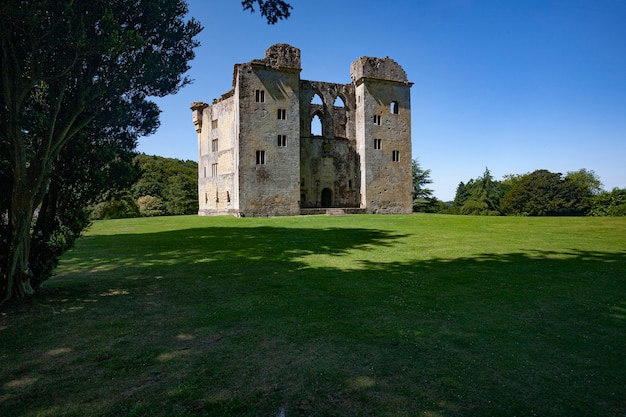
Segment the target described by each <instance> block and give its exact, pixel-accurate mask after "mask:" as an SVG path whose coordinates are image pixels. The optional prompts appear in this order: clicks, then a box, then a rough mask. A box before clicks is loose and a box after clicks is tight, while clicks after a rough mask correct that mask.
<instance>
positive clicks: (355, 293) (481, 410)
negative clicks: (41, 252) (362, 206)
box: [0, 227, 626, 416]
mask: <svg viewBox="0 0 626 417" xmlns="http://www.w3.org/2000/svg"><path fill="white" fill-rule="evenodd" d="M407 237H408V236H407V235H404V234H395V233H390V232H388V231H383V230H373V229H354V228H326V229H290V228H280V227H230V228H229V227H212V228H207V229H188V230H180V231H170V232H159V233H151V234H145V235H135V234H128V235H115V236H91V237H86V238H83V239H81V241H80V242H79V247H78V248H77V250H76V251H74V252H72V253H70V254H69V256H67V258H66V259H65V261H64V263H63V267H62V269H61V272H62V273H61V275H60V276H59V277H58V278H55V279H54V280H53V281H52V282H51V283H50V285H49V286H48V288H46V289H45V290H44V292H43V293H42V295H41V296H40V297H39V298H37V299H35V300H33V301H32V302H31V305H28V306H25V307H24V306H20V305H12V306H9V307H8V308H5V311H4V312H3V313H2V322H1V324H0V340H1V341H2V342H0V343H1V344H0V346H1V347H2V349H1V351H0V353H1V355H2V356H1V357H0V359H1V361H2V363H3V364H6V365H5V366H3V368H2V370H0V415H180V416H183V415H184V416H188V415H211V416H214V415H216V416H229V415H241V416H257V415H258V416H266V415H267V416H273V415H277V414H278V413H279V412H280V410H281V409H282V410H285V411H286V415H288V416H305V415H307V416H309V415H312V416H366V415H371V416H403V415H406V416H409V415H417V414H424V415H430V416H456V415H468V414H470V415H502V416H504V415H543V416H557V415H596V416H612V415H615V416H617V415H623V414H624V413H625V412H626V399H625V398H626V395H625V394H626V390H625V387H626V377H625V376H624V372H623V369H624V368H623V365H624V363H626V353H625V352H624V349H623V346H624V342H626V340H625V339H624V334H625V333H624V331H625V327H626V322H625V317H626V278H625V277H624V270H626V252H624V251H621V252H614V253H612V252H587V251H580V250H576V249H570V250H564V251H534V250H529V251H524V252H520V253H504V254H502V253H493V254H489V253H488V254H478V255H476V256H472V257H466V258H450V259H430V258H426V257H422V256H421V251H422V250H424V249H425V248H426V247H425V246H420V244H418V243H413V244H412V245H413V246H411V247H410V248H409V249H407V247H406V245H407V243H406V241H405V240H406V238H407ZM411 251H413V252H414V256H413V257H411V256H408V258H412V259H410V260H405V261H398V260H397V259H398V257H396V256H394V253H395V252H402V253H404V254H406V253H409V255H410V252H411ZM78 393H80V395H79V396H78V397H77V394H78Z"/></svg>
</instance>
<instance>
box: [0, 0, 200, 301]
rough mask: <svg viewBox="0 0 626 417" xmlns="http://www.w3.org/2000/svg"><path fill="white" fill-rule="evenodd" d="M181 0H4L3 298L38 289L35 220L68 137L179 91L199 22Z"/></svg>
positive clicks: (0, 53)
mask: <svg viewBox="0 0 626 417" xmlns="http://www.w3.org/2000/svg"><path fill="white" fill-rule="evenodd" d="M186 14H187V6H186V4H185V2H184V1H182V0H136V1H127V0H58V1H54V2H50V1H45V0H31V1H26V0H4V1H3V2H2V4H0V93H1V97H0V150H2V158H0V160H1V162H0V172H1V173H2V174H3V175H4V177H3V181H6V183H5V185H4V187H5V188H6V191H7V192H8V196H7V197H3V198H2V199H0V203H2V204H3V206H2V207H0V214H1V215H2V216H3V217H4V227H3V232H4V233H3V234H4V236H3V239H2V240H1V241H0V244H1V245H2V248H1V250H0V303H2V302H4V301H5V300H7V299H9V298H11V297H21V296H24V295H27V294H31V293H32V292H33V288H32V285H31V277H32V270H31V268H30V266H29V255H30V247H31V224H32V220H33V213H34V211H35V208H36V207H38V206H40V204H41V203H42V201H43V197H44V195H45V194H46V192H47V191H49V186H50V184H51V175H52V172H53V166H54V163H55V161H57V160H58V158H59V156H60V154H61V152H62V150H63V149H64V147H65V146H66V144H67V143H68V142H69V141H71V140H73V139H74V138H77V137H78V136H79V135H80V133H81V132H84V131H85V129H86V128H88V127H89V126H90V125H91V124H92V123H93V122H94V120H96V119H97V118H98V117H99V116H100V115H102V114H103V113H104V112H107V111H116V109H119V108H121V107H124V106H131V107H133V106H140V107H141V106H143V105H146V103H148V102H149V101H148V97H151V96H156V97H161V96H164V95H167V94H171V93H174V92H176V91H177V90H178V89H179V88H180V87H181V86H183V85H185V84H186V83H188V82H189V80H188V79H187V78H186V77H185V76H184V75H183V74H184V73H185V71H187V69H188V68H189V67H188V62H189V60H191V59H192V58H193V56H194V55H193V48H194V47H196V46H197V41H196V40H195V36H196V35H197V34H198V33H199V32H200V30H201V26H200V24H199V23H198V22H197V21H195V20H193V19H191V20H186V17H185V16H186Z"/></svg>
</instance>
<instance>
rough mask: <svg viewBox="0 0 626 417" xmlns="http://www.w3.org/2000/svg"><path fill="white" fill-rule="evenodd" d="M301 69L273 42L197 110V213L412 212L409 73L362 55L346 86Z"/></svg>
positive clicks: (296, 56) (286, 48)
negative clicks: (315, 127) (312, 77)
mask: <svg viewBox="0 0 626 417" xmlns="http://www.w3.org/2000/svg"><path fill="white" fill-rule="evenodd" d="M300 71H301V67H300V50H299V49H297V48H294V47H292V46H290V45H285V44H277V45H273V46H271V47H270V48H269V49H268V50H267V51H266V53H265V58H263V59H257V60H252V61H250V62H248V63H245V64H237V65H235V68H234V75H233V89H232V90H230V91H229V92H227V93H225V94H224V95H222V97H220V98H218V99H215V100H214V101H213V104H212V105H208V104H206V103H203V102H194V103H192V105H191V109H192V115H193V123H194V125H195V127H196V132H197V133H198V160H199V163H198V169H199V181H198V196H199V205H200V210H199V214H200V215H217V214H234V215H238V216H280V215H297V214H300V213H302V212H316V210H317V211H318V212H319V211H320V210H323V209H324V208H330V207H340V208H343V209H346V210H353V211H358V212H368V213H410V212H411V210H412V198H411V189H412V184H411V181H412V177H411V129H410V127H411V113H410V109H411V107H410V88H411V85H412V84H411V83H410V82H408V80H407V77H406V73H405V72H404V70H403V69H402V68H401V67H400V66H399V65H398V64H397V63H395V62H394V61H393V60H391V59H389V58H384V59H379V58H369V57H363V58H359V59H358V60H356V61H354V62H353V63H352V65H351V71H350V72H351V79H352V82H351V83H350V84H335V83H327V82H317V81H308V80H301V79H300ZM315 96H317V97H319V100H320V101H321V104H314V103H312V100H313V98H314V97H315ZM314 119H318V120H319V122H320V124H321V134H320V132H316V133H313V132H312V129H311V123H312V120H314Z"/></svg>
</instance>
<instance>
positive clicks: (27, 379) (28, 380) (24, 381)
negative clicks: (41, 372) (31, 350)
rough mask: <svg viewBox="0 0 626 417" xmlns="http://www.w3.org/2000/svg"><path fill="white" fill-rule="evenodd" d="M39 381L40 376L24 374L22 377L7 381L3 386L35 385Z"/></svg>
mask: <svg viewBox="0 0 626 417" xmlns="http://www.w3.org/2000/svg"><path fill="white" fill-rule="evenodd" d="M37 381H39V378H36V377H33V376H23V377H21V378H18V379H14V380H12V381H9V382H7V383H6V384H4V385H3V386H4V387H5V388H24V387H28V386H30V385H33V384H34V383H35V382H37Z"/></svg>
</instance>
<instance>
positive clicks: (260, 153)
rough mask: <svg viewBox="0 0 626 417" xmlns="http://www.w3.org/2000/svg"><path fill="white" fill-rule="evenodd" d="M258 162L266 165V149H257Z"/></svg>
mask: <svg viewBox="0 0 626 417" xmlns="http://www.w3.org/2000/svg"><path fill="white" fill-rule="evenodd" d="M256 164H257V165H265V151H256Z"/></svg>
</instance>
